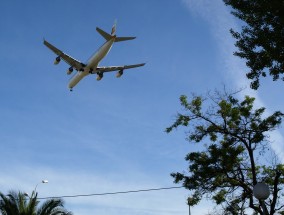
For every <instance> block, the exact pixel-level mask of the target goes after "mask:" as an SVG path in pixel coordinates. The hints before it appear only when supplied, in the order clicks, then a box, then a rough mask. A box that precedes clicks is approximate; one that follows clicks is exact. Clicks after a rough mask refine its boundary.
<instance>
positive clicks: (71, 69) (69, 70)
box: [67, 66, 73, 75]
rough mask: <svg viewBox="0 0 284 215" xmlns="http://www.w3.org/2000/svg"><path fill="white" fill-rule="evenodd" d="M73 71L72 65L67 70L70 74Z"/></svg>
mask: <svg viewBox="0 0 284 215" xmlns="http://www.w3.org/2000/svg"><path fill="white" fill-rule="evenodd" d="M72 72H73V67H72V66H71V67H70V68H69V69H68V70H67V75H70V74H71V73H72Z"/></svg>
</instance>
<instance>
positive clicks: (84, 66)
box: [43, 23, 145, 91]
mask: <svg viewBox="0 0 284 215" xmlns="http://www.w3.org/2000/svg"><path fill="white" fill-rule="evenodd" d="M96 30H97V32H98V33H99V34H100V35H101V36H102V37H104V38H105V40H106V42H105V43H104V44H103V45H102V46H101V47H100V48H99V49H98V51H97V52H96V53H94V54H93V55H92V56H91V57H90V58H89V60H87V62H86V63H82V62H80V61H78V60H76V59H75V58H73V57H71V56H70V55H68V54H66V53H64V52H63V51H61V50H59V49H58V48H56V47H55V46H53V45H52V44H50V43H49V42H47V41H46V40H45V39H44V41H43V43H44V45H46V46H47V47H48V48H49V49H51V51H53V52H54V53H55V54H56V55H57V57H56V58H55V61H54V64H55V65H57V64H58V63H59V62H60V61H61V59H62V60H64V61H65V62H66V63H67V64H69V65H70V67H69V69H68V70H67V75H70V74H71V73H72V72H73V70H74V69H75V70H76V71H77V73H76V74H75V75H74V76H73V77H72V78H71V80H70V81H69V84H68V88H69V90H70V91H72V90H73V88H74V87H75V86H76V85H77V84H78V83H79V82H80V81H81V80H82V79H83V78H84V77H86V76H87V75H89V74H97V80H98V81H100V80H101V79H102V78H103V75H104V73H105V72H113V71H118V72H117V74H116V77H117V78H119V77H121V76H122V75H123V72H124V70H125V69H132V68H136V67H141V66H144V65H145V63H140V64H132V65H123V66H103V67H100V66H99V63H100V61H101V60H102V59H103V58H104V57H105V56H106V55H107V54H108V52H109V51H110V49H111V47H112V45H113V44H114V43H115V42H121V41H126V40H133V39H135V38H136V37H117V36H116V23H114V25H113V27H112V30H111V33H110V34H108V33H107V32H105V31H103V30H102V29H100V28H98V27H97V28H96Z"/></svg>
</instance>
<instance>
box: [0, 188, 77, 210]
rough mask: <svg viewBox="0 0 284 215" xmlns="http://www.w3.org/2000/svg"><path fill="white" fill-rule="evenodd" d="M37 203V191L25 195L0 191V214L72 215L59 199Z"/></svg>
mask: <svg viewBox="0 0 284 215" xmlns="http://www.w3.org/2000/svg"><path fill="white" fill-rule="evenodd" d="M38 204H39V201H38V199H37V193H33V194H32V196H31V197H27V196H25V194H24V193H22V192H18V193H17V192H15V191H10V192H9V194H8V195H7V196H6V195H4V194H3V193H1V192H0V214H1V215H72V213H71V212H68V211H67V210H66V209H64V202H63V200H61V199H49V200H46V201H44V202H43V203H42V204H41V206H40V207H38Z"/></svg>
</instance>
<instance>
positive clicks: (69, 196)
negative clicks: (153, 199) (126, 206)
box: [37, 186, 183, 199]
mask: <svg viewBox="0 0 284 215" xmlns="http://www.w3.org/2000/svg"><path fill="white" fill-rule="evenodd" d="M182 187H183V186H179V187H162V188H152V189H144V190H128V191H118V192H111V193H92V194H78V195H67V196H50V197H41V198H37V199H53V198H77V197H88V196H106V195H118V194H128V193H140V192H151V191H160V190H171V189H178V188H182Z"/></svg>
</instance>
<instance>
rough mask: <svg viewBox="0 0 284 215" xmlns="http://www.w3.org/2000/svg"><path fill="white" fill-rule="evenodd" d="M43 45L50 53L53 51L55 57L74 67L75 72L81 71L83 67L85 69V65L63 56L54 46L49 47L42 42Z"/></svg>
mask: <svg viewBox="0 0 284 215" xmlns="http://www.w3.org/2000/svg"><path fill="white" fill-rule="evenodd" d="M43 44H44V45H46V46H47V47H48V48H49V49H50V50H51V51H53V52H54V53H55V54H56V55H57V56H59V57H60V58H62V59H63V60H64V61H65V62H66V63H67V64H69V65H70V66H72V67H74V69H76V70H78V71H79V70H81V69H83V67H85V64H83V63H81V62H80V61H78V60H76V59H74V58H72V57H71V56H69V55H67V54H65V53H64V52H63V51H61V50H59V49H58V48H56V47H55V46H53V45H51V44H50V43H49V42H47V41H46V40H44V41H43Z"/></svg>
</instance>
